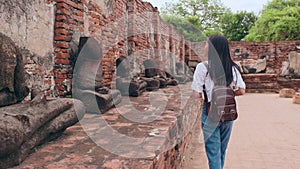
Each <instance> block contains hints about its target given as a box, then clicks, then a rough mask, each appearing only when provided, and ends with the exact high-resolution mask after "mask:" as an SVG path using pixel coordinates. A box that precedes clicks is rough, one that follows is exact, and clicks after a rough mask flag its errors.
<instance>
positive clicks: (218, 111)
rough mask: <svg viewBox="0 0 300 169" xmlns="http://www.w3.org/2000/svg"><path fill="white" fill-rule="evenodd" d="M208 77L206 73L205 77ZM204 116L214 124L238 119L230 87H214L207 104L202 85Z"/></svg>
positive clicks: (233, 95) (233, 94)
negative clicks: (204, 105) (204, 104)
mask: <svg viewBox="0 0 300 169" xmlns="http://www.w3.org/2000/svg"><path fill="white" fill-rule="evenodd" d="M207 75H208V72H207V74H206V76H207ZM203 92H204V101H205V102H206V115H207V116H208V117H209V118H210V119H211V120H212V121H214V122H224V121H233V120H236V119H237V117H238V114H237V108H236V101H235V93H234V91H233V89H232V88H231V87H230V86H220V85H215V86H214V87H213V89H212V98H211V102H208V98H207V94H206V91H205V85H203Z"/></svg>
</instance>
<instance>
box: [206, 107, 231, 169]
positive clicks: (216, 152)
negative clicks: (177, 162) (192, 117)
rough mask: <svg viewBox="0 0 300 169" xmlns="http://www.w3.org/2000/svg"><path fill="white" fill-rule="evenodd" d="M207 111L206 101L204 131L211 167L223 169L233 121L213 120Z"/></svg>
mask: <svg viewBox="0 0 300 169" xmlns="http://www.w3.org/2000/svg"><path fill="white" fill-rule="evenodd" d="M205 112H206V105H205V103H204V104H203V107H202V131H203V135H204V143H205V151H206V155H207V158H208V162H209V168H210V169H222V168H223V167H224V161H225V154H226V149H227V145H228V142H229V138H230V134H231V130H232V124H233V121H227V122H213V121H211V120H210V119H209V118H208V117H207V115H206V114H205Z"/></svg>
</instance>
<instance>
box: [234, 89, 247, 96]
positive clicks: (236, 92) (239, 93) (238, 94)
mask: <svg viewBox="0 0 300 169" xmlns="http://www.w3.org/2000/svg"><path fill="white" fill-rule="evenodd" d="M245 93H246V91H245V89H243V88H239V89H238V90H235V91H234V94H235V95H236V96H241V95H243V94H245Z"/></svg>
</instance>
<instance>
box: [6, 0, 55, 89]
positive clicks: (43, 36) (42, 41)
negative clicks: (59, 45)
mask: <svg viewBox="0 0 300 169" xmlns="http://www.w3.org/2000/svg"><path fill="white" fill-rule="evenodd" d="M54 8H55V7H54V4H53V3H50V2H49V3H48V2H46V1H45V0H32V1H26V0H7V1H5V3H4V2H3V3H1V5H0V13H1V15H0V22H1V26H0V32H2V33H4V34H5V35H7V36H9V37H10V38H11V39H12V40H13V41H14V42H15V43H16V45H18V46H19V47H20V48H21V49H23V50H22V51H21V52H22V54H23V57H24V59H23V60H24V61H25V62H26V63H25V64H26V65H25V69H26V70H27V72H28V73H29V77H28V78H27V79H28V82H27V83H28V86H29V87H30V88H32V87H33V88H39V89H42V90H43V89H44V90H47V89H50V88H51V84H52V81H51V77H52V73H51V70H52V69H53V31H54V28H53V25H54V20H53V17H54ZM52 80H53V78H52Z"/></svg>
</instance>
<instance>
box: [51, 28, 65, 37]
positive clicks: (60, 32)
mask: <svg viewBox="0 0 300 169" xmlns="http://www.w3.org/2000/svg"><path fill="white" fill-rule="evenodd" d="M54 32H55V34H56V35H68V34H69V31H68V30H67V29H64V28H58V29H55V31H54Z"/></svg>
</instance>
